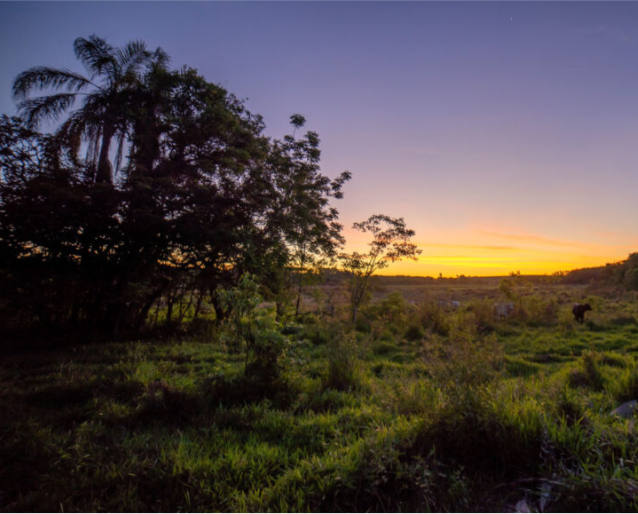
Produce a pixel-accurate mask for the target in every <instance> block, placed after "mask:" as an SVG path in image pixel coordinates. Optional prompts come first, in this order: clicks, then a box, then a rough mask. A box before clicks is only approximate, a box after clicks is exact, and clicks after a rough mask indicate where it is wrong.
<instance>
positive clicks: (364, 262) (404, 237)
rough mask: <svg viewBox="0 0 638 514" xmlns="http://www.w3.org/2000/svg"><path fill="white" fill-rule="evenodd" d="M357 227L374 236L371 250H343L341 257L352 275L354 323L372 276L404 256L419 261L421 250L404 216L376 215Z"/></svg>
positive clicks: (343, 265) (351, 305) (345, 267)
mask: <svg viewBox="0 0 638 514" xmlns="http://www.w3.org/2000/svg"><path fill="white" fill-rule="evenodd" d="M353 228H355V229H356V230H360V231H361V232H370V233H372V236H373V239H372V242H371V243H370V244H369V246H370V251H369V252H368V253H366V254H361V253H359V252H352V253H342V254H341V255H340V256H339V259H340V260H341V267H342V269H343V270H344V271H346V272H348V273H349V274H350V307H351V310H352V322H353V323H355V322H356V321H357V310H358V308H359V305H360V304H361V301H362V300H363V298H364V295H365V292H366V289H367V288H368V284H369V282H370V277H371V276H372V275H373V274H374V273H375V272H376V271H378V270H380V269H383V268H385V267H387V266H388V265H389V264H390V263H392V262H396V261H400V260H402V259H412V260H417V256H418V255H419V254H420V253H421V250H419V249H417V247H416V245H415V244H414V243H411V242H410V238H411V237H413V236H414V230H410V229H408V228H407V227H406V225H405V221H404V220H403V218H391V217H389V216H385V215H383V214H375V215H373V216H370V217H369V218H368V219H367V220H366V221H362V222H360V223H355V224H354V225H353Z"/></svg>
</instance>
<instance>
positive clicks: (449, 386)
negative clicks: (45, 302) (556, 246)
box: [0, 277, 638, 512]
mask: <svg viewBox="0 0 638 514" xmlns="http://www.w3.org/2000/svg"><path fill="white" fill-rule="evenodd" d="M412 287H413V288H414V289H418V291H413V293H414V294H415V295H416V294H419V295H426V296H428V297H429V298H431V300H430V301H426V302H423V303H419V304H417V305H412V304H411V303H409V302H406V301H405V300H404V299H403V297H402V295H401V294H399V293H397V292H393V293H391V294H388V295H387V296H385V298H383V299H382V301H380V302H373V303H371V304H369V305H367V306H366V307H364V308H362V309H361V311H360V316H359V322H358V325H359V329H358V330H356V331H352V329H351V328H349V327H351V324H350V321H349V317H350V313H349V307H348V303H347V302H346V300H347V296H346V297H345V298H344V304H343V308H342V309H340V310H338V312H337V318H336V319H327V320H324V321H322V320H321V319H320V318H319V317H317V316H311V315H309V314H306V315H305V316H304V321H303V322H302V323H297V324H292V325H287V326H282V325H277V323H276V322H275V320H274V317H275V309H274V306H273V307H272V308H271V309H268V308H266V307H264V306H263V304H262V307H255V301H256V300H258V298H257V293H258V292H257V291H256V290H255V285H254V283H253V282H252V280H251V279H250V277H245V278H244V279H243V281H242V282H241V285H240V286H239V288H238V289H237V290H235V291H231V292H230V293H229V295H230V298H227V299H225V300H224V301H223V302H222V303H223V304H224V305H228V304H231V305H233V306H234V309H235V314H233V315H231V314H229V316H228V318H227V319H228V325H227V326H228V327H231V326H235V324H238V326H237V328H234V329H232V330H230V329H229V330H226V329H222V330H220V331H219V332H218V333H216V334H215V335H214V336H213V337H212V338H205V339H204V340H202V341H197V340H195V339H193V338H192V337H186V338H184V339H182V340H175V339H174V340H169V341H164V342H159V341H156V340H155V341H148V342H142V341H139V342H129V343H109V344H105V343H102V344H86V345H81V346H68V347H64V348H58V349H57V350H53V351H48V352H45V353H36V352H35V351H29V352H19V353H14V354H6V353H5V356H4V357H3V365H2V375H1V380H2V394H1V396H0V405H1V407H2V411H3V412H4V413H5V415H4V416H3V417H2V421H1V430H2V435H3V437H2V442H1V443H0V455H1V458H2V461H3V462H4V463H6V465H5V466H4V467H3V469H2V471H1V472H0V473H1V474H2V475H1V480H0V483H2V487H0V489H1V490H2V505H3V508H4V509H5V510H9V511H24V510H26V511H42V510H47V511H49V510H64V511H69V510H71V511H73V510H82V511H87V510H91V511H120V510H127V511H139V510H144V511H162V510H171V511H177V510H189V511H198V510H204V511H211V510H216V511H247V510H250V511H270V510H276V511H307V510H311V511H326V510H330V511H363V510H372V511H404V510H409V511H422V510H434V511H450V510H451V511H504V510H508V511H512V510H515V509H517V508H518V509H519V510H522V509H524V508H528V509H530V510H541V509H542V510H543V511H545V512H550V511H563V512H564V511H572V510H578V511H598V512H600V511H630V510H635V509H636V507H638V505H636V497H637V496H636V488H637V487H638V468H636V465H635V462H636V459H637V458H638V455H637V453H636V452H637V450H636V446H635V444H634V441H635V437H636V428H635V425H634V419H624V418H621V417H618V416H614V415H612V411H613V410H614V409H615V408H616V407H617V406H618V405H620V404H621V403H623V402H625V401H628V400H633V399H636V398H637V395H638V385H637V384H638V378H637V377H638V367H637V365H636V362H637V361H636V353H637V352H638V345H636V343H635V340H636V333H638V326H637V325H636V323H637V321H636V319H635V312H636V308H637V307H638V298H637V297H636V296H635V295H634V294H633V293H625V294H623V295H620V296H617V297H603V296H598V295H596V294H595V293H596V292H595V291H592V290H589V291H588V290H587V289H585V288H583V287H582V286H560V285H554V286H549V287H547V288H546V289H543V290H542V291H533V292H531V293H530V294H529V295H528V296H523V297H521V298H520V299H519V300H517V302H518V303H517V305H516V310H515V312H514V313H513V314H512V316H510V319H509V321H507V322H506V321H495V320H494V319H493V318H492V317H491V315H490V309H489V308H488V309H483V308H482V305H483V304H484V303H485V302H488V307H489V306H491V303H490V302H491V301H490V300H484V296H483V295H482V294H477V293H476V292H473V291H472V289H471V286H466V290H465V292H466V294H467V295H469V296H466V297H465V298H466V299H465V300H464V301H463V302H462V306H461V308H460V309H457V310H450V309H448V308H446V307H437V302H436V301H434V299H435V298H436V295H437V294H443V293H445V292H444V291H439V290H438V288H437V286H436V285H429V286H412ZM601 293H602V294H605V293H604V291H602V292H601ZM493 294H495V295H498V294H500V293H499V292H498V290H497V288H496V287H494V288H493ZM583 295H586V298H587V301H588V302H590V303H591V304H592V305H595V307H596V308H595V310H594V311H593V312H591V313H588V315H591V317H590V318H589V319H588V320H587V323H586V324H584V325H582V326H581V325H578V324H576V323H575V322H574V321H573V319H571V318H573V317H572V316H571V313H570V306H571V303H572V302H573V301H575V300H580V299H582V297H583ZM556 298H561V299H560V300H559V301H558V304H557V305H558V307H557V313H556V316H554V317H552V318H551V319H549V318H547V314H546V308H547V307H548V306H550V305H553V303H554V302H556ZM306 299H307V300H308V301H310V299H309V297H306ZM251 301H252V303H250V302H251ZM306 305H310V304H306ZM255 309H256V310H255ZM437 309H438V311H437ZM433 317H435V318H437V319H438V321H437V323H438V325H437V324H433V323H431V321H430V320H431V319H432V318H433ZM488 325H489V327H490V328H489V330H486V327H488ZM437 326H445V327H446V330H445V331H442V330H440V329H439V328H437ZM321 331H323V333H324V335H323V336H321V337H319V336H318V334H319V333H320V332H321ZM444 332H447V333H445V335H444V334H443V333H444ZM233 334H234V335H238V334H243V339H242V340H241V341H239V340H237V339H235V340H233V339H231V338H230V335H233ZM240 343H241V345H242V346H241V347H239V346H237V345H239V344H240ZM250 345H252V346H250ZM247 352H249V353H247ZM271 356H272V358H271ZM258 362H259V363H260V364H259V365H256V364H257V363H258ZM247 363H248V365H247Z"/></svg>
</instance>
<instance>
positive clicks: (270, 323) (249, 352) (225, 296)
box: [217, 273, 290, 385]
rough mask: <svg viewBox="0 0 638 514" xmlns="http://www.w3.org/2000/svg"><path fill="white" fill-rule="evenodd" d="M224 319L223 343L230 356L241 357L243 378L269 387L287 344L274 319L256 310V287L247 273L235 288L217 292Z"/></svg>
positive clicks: (258, 300) (258, 297)
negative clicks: (238, 354) (236, 354)
mask: <svg viewBox="0 0 638 514" xmlns="http://www.w3.org/2000/svg"><path fill="white" fill-rule="evenodd" d="M217 294H218V296H219V299H220V303H221V305H222V308H223V309H224V310H225V314H226V316H227V320H226V326H225V327H224V328H225V330H224V332H223V336H222V337H223V340H224V341H225V342H226V345H227V347H228V349H229V350H230V351H231V352H235V353H243V354H244V374H245V375H246V376H251V377H252V378H254V379H256V380H257V381H258V382H262V383H263V384H264V385H268V384H273V383H274V382H275V381H276V380H277V379H278V378H279V377H280V376H281V373H282V371H283V370H284V367H285V364H286V362H285V361H286V356H287V353H288V350H289V348H290V340H289V339H288V338H287V336H285V335H283V334H282V333H281V331H280V330H279V324H278V323H277V322H276V321H275V318H274V316H273V315H272V314H271V313H268V312H267V311H265V310H259V309H258V305H259V304H260V303H261V302H262V298H261V295H260V294H259V284H258V283H257V282H256V280H255V277H254V276H253V275H251V274H249V273H246V274H244V275H243V276H242V277H241V279H240V281H239V285H238V286H237V287H234V288H232V289H227V290H220V291H218V293H217Z"/></svg>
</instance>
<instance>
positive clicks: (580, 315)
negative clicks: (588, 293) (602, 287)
mask: <svg viewBox="0 0 638 514" xmlns="http://www.w3.org/2000/svg"><path fill="white" fill-rule="evenodd" d="M590 310H591V305H589V304H588V303H585V304H580V303H575V304H574V308H573V309H572V314H573V315H574V318H576V321H578V323H583V322H584V321H585V313H586V312H587V311H590Z"/></svg>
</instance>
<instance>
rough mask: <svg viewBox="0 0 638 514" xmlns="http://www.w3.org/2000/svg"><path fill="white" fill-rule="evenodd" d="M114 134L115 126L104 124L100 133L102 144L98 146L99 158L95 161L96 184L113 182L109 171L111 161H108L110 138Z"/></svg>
mask: <svg viewBox="0 0 638 514" xmlns="http://www.w3.org/2000/svg"><path fill="white" fill-rule="evenodd" d="M114 135H115V127H113V125H111V124H110V123H107V124H106V125H105V126H104V132H103V133H102V146H101V148H100V158H99V160H98V163H97V175H96V177H95V182H97V183H98V184H111V185H112V184H113V174H112V172H111V161H109V150H110V148H111V139H113V136H114Z"/></svg>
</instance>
